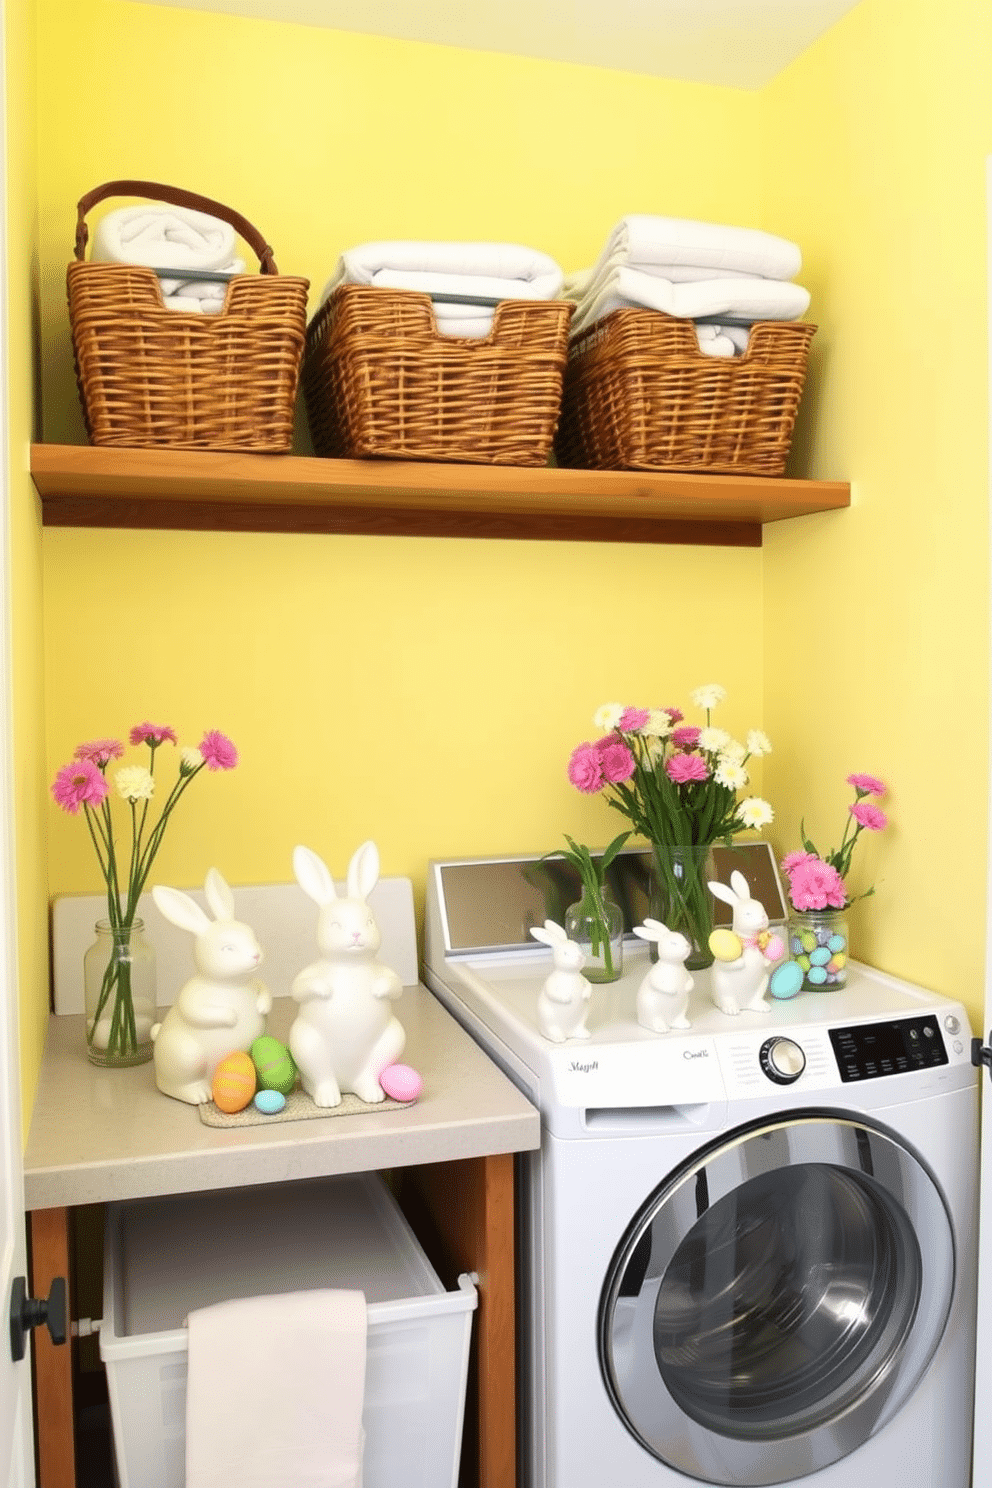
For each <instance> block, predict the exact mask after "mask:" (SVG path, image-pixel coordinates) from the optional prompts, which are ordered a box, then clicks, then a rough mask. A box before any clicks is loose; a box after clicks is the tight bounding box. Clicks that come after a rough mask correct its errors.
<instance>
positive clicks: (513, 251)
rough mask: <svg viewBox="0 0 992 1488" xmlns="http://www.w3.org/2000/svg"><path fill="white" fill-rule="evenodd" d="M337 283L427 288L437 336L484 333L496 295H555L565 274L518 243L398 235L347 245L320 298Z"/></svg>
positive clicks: (536, 297)
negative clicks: (426, 238)
mask: <svg viewBox="0 0 992 1488" xmlns="http://www.w3.org/2000/svg"><path fill="white" fill-rule="evenodd" d="M340 284H371V285H376V286H378V287H379V288H382V289H415V290H419V291H420V292H421V293H423V294H429V295H430V297H431V301H432V303H433V306H434V318H435V321H436V322H437V328H438V331H439V332H440V334H441V335H442V336H470V337H475V338H479V337H483V336H488V335H489V332H490V331H491V330H492V325H493V310H494V308H495V306H496V305H498V304H499V302H500V300H555V299H558V298H559V296H560V295H561V291H562V288H563V285H564V274H563V273H562V270H561V268H560V267H559V265H558V264H556V263H555V261H554V259H553V258H549V257H548V255H547V254H546V253H541V252H539V251H538V250H537V249H536V248H527V247H525V246H523V245H522V244H519V243H476V242H470V243H460V242H446V241H443V240H441V241H437V242H432V241H425V242H422V241H418V240H416V239H413V240H404V239H400V240H398V241H385V242H375V243H360V244H358V245H357V246H356V247H354V248H349V249H348V250H347V251H346V252H345V253H343V254H342V255H341V257H340V259H339V260H338V263H337V267H336V268H335V270H334V273H333V274H332V275H331V277H330V279H329V280H328V281H327V283H326V284H325V286H324V289H323V292H322V294H321V297H320V303H321V304H323V303H324V302H325V300H326V299H327V298H328V297H329V296H330V295H331V294H333V292H334V290H336V289H337V287H338V285H340Z"/></svg>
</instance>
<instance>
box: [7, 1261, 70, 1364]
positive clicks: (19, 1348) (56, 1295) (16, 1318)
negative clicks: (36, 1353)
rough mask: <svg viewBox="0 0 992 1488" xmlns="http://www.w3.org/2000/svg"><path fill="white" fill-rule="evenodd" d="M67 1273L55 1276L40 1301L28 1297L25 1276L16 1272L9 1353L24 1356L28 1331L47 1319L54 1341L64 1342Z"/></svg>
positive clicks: (11, 1305)
mask: <svg viewBox="0 0 992 1488" xmlns="http://www.w3.org/2000/svg"><path fill="white" fill-rule="evenodd" d="M66 1311H67V1309H66V1290H65V1277H64V1276H56V1277H55V1279H54V1281H53V1282H52V1284H51V1286H50V1287H49V1290H48V1296H47V1297H46V1298H45V1299H44V1301H41V1300H40V1299H39V1298H37V1297H29V1296H28V1289H27V1285H26V1283H25V1280H24V1277H23V1276H15V1277H14V1284H13V1286H12V1287H11V1289H10V1357H11V1358H12V1359H13V1360H14V1362H15V1363H16V1362H17V1360H18V1359H23V1358H24V1350H25V1347H26V1340H27V1336H28V1333H29V1332H30V1331H31V1329H32V1328H37V1327H39V1326H40V1324H42V1323H44V1324H45V1325H46V1326H47V1328H48V1332H49V1334H50V1335H51V1339H52V1342H53V1343H65V1340H66V1333H67V1319H66Z"/></svg>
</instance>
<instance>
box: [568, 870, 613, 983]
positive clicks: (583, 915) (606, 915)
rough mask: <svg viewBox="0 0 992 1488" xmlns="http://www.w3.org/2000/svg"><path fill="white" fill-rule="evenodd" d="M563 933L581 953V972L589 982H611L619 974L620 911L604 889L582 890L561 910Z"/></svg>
mask: <svg viewBox="0 0 992 1488" xmlns="http://www.w3.org/2000/svg"><path fill="white" fill-rule="evenodd" d="M565 933H566V935H567V936H568V938H569V940H574V941H575V942H576V944H577V945H580V946H581V947H582V950H583V952H584V953H585V958H586V964H585V965H584V966H583V968H582V975H583V976H584V977H585V978H586V980H587V981H590V982H615V981H617V980H618V979H619V977H620V976H621V975H622V973H623V911H622V910H621V908H620V906H619V904H615V903H614V901H613V900H612V899H611V898H610V897H609V894H608V893H607V892H606V890H605V889H600V890H598V891H596V892H593V890H592V889H588V888H587V889H584V890H583V892H582V898H581V899H579V900H578V901H577V902H576V903H575V904H570V905H569V906H568V908H567V909H566V911H565Z"/></svg>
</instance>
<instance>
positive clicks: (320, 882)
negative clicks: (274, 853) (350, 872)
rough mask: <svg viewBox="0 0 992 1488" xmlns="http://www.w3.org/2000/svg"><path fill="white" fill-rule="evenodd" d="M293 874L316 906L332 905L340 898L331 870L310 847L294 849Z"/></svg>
mask: <svg viewBox="0 0 992 1488" xmlns="http://www.w3.org/2000/svg"><path fill="white" fill-rule="evenodd" d="M293 872H294V873H295V874H296V882H297V883H298V884H299V886H300V888H301V889H302V890H303V892H304V894H307V895H309V897H310V898H311V899H312V900H313V901H314V903H315V904H330V903H331V902H332V901H333V900H334V899H336V898H337V897H338V896H337V892H336V891H335V888H334V879H333V877H332V875H331V871H330V869H329V868H328V866H327V864H326V863H325V862H324V860H323V858H318V856H317V854H316V853H315V852H313V851H312V850H311V849H310V848H309V847H294V848H293Z"/></svg>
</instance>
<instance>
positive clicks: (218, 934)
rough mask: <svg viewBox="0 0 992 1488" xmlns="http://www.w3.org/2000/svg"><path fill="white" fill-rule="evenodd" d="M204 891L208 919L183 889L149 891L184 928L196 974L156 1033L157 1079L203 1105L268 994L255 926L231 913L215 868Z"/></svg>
mask: <svg viewBox="0 0 992 1488" xmlns="http://www.w3.org/2000/svg"><path fill="white" fill-rule="evenodd" d="M204 892H205V893H206V896H207V903H208V905H209V906H210V909H211V911H212V913H213V916H214V917H213V919H212V920H211V919H210V917H209V915H207V914H206V913H205V912H204V911H203V910H202V909H201V908H200V906H199V905H198V904H197V902H196V900H195V899H191V898H190V896H189V895H188V894H183V893H182V892H181V891H180V890H179V889H168V888H164V887H162V886H161V885H159V884H156V885H155V887H154V888H153V889H152V898H153V899H154V901H155V904H156V906H157V907H158V909H159V910H160V911H161V913H162V914H163V915H164V916H165V918H166V919H167V920H168V921H169V923H170V924H171V925H178V927H179V928H180V930H188V931H189V932H190V934H191V935H194V936H195V937H196V939H195V940H194V942H193V960H194V961H195V963H196V972H197V974H196V976H194V977H191V978H190V980H189V981H188V982H187V983H186V985H185V986H184V987H183V989H182V991H181V992H180V993H179V996H178V997H177V998H176V1001H175V1002H174V1003H173V1005H172V1007H171V1008H169V1011H168V1012H167V1013H166V1015H165V1017H164V1018H163V1019H162V1022H161V1023H156V1024H155V1026H154V1028H153V1029H152V1038H153V1039H154V1040H155V1048H154V1059H155V1083H156V1085H157V1086H158V1088H159V1090H161V1091H162V1093H163V1095H171V1096H172V1097H173V1098H174V1099H175V1100H181V1101H187V1102H188V1103H189V1104H190V1105H191V1106H202V1105H204V1104H205V1103H206V1102H207V1101H208V1100H209V1099H210V1087H211V1081H212V1080H213V1074H214V1070H215V1069H216V1068H217V1065H218V1064H219V1063H220V1061H221V1060H222V1059H224V1058H225V1057H226V1056H227V1055H228V1054H233V1053H234V1051H235V1050H236V1049H240V1050H244V1051H247V1050H248V1049H249V1048H250V1047H251V1045H252V1044H253V1043H254V1041H255V1040H256V1039H257V1038H259V1037H260V1035H261V1034H263V1033H264V1032H265V1018H266V1015H267V1014H268V1012H269V1011H270V1010H271V1007H272V996H271V994H270V992H269V990H268V988H267V987H266V986H265V984H264V982H261V981H259V980H258V978H257V977H256V976H255V972H256V971H257V970H258V967H259V964H260V962H261V960H262V949H261V947H260V945H259V944H258V941H257V940H256V939H255V932H254V931H253V930H252V929H251V928H250V927H249V926H248V925H244V924H242V922H241V921H240V920H236V919H235V918H234V896H233V894H232V893H231V890H230V889H229V887H228V886H227V884H226V883H225V881H224V879H223V878H222V877H221V875H220V873H219V872H218V871H217V869H216V868H211V869H210V871H209V873H208V874H207V877H206V882H205V884H204Z"/></svg>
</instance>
